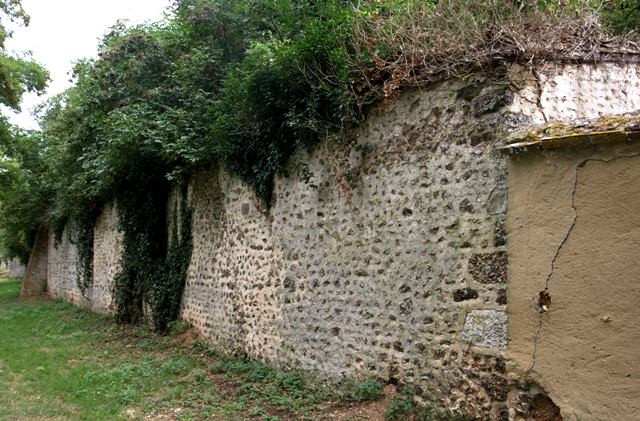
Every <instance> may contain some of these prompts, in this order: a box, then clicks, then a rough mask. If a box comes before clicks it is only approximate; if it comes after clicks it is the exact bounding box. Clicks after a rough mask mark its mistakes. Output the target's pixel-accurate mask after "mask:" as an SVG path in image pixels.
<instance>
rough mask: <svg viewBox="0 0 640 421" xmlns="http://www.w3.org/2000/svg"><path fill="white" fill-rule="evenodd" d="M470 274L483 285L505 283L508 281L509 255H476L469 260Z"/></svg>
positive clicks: (499, 253) (497, 253) (496, 253)
mask: <svg viewBox="0 0 640 421" xmlns="http://www.w3.org/2000/svg"><path fill="white" fill-rule="evenodd" d="M469 273H470V274H471V276H473V279H474V280H475V281H476V282H480V283H481V284H496V283H504V282H506V280H507V253H506V252H504V251H498V252H493V253H481V254H475V255H473V256H472V257H471V259H469Z"/></svg>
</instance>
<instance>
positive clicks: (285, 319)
mask: <svg viewBox="0 0 640 421" xmlns="http://www.w3.org/2000/svg"><path fill="white" fill-rule="evenodd" d="M512 98H513V95H512V93H511V91H509V90H507V89H505V87H503V86H492V85H489V86H487V85H484V86H483V85H481V84H478V85H476V84H474V83H473V81H467V82H462V81H457V82H449V83H444V84H441V85H439V86H438V87H436V88H434V89H431V90H430V91H428V92H413V93H411V94H408V95H406V96H404V97H403V98H401V99H400V100H399V101H398V102H397V103H396V104H394V105H393V106H392V107H390V108H388V109H385V110H384V112H382V113H380V114H378V115H376V116H373V117H372V118H371V119H370V120H369V121H368V122H367V123H366V124H365V126H364V127H363V128H362V130H361V132H360V133H359V135H358V137H357V138H358V143H357V145H356V146H355V147H353V148H350V149H349V150H347V149H344V148H340V147H336V146H335V143H326V144H322V145H320V146H319V147H316V148H314V149H313V150H311V151H305V152H301V153H300V154H298V155H297V156H296V157H295V158H294V159H293V160H292V162H291V165H290V168H291V174H290V176H289V177H287V178H278V179H277V180H276V183H275V200H274V204H273V207H272V208H271V209H270V211H269V212H267V211H266V210H265V209H263V208H262V207H261V205H260V201H259V200H258V199H257V198H256V197H255V195H254V193H253V192H252V191H251V189H250V188H249V187H248V186H246V185H244V184H243V183H242V182H240V181H239V180H237V179H236V178H234V177H231V176H229V175H228V174H227V173H226V172H225V171H222V170H213V171H211V172H210V173H203V174H200V175H198V176H197V177H196V178H195V180H194V182H193V185H192V191H191V195H192V204H193V206H194V209H195V214H194V227H193V232H194V252H193V256H192V263H191V267H190V270H189V277H188V282H187V287H186V291H185V296H184V304H183V313H182V315H183V317H184V318H185V319H186V320H188V321H190V322H191V323H192V324H193V325H194V326H195V327H196V328H197V329H198V330H199V331H200V333H201V334H202V335H203V336H205V337H207V338H209V339H210V340H213V341H214V342H215V343H217V344H219V345H221V346H224V347H226V348H227V349H228V350H230V351H236V352H246V353H247V354H249V355H251V356H253V357H258V358H261V359H264V360H268V361H272V362H275V363H277V364H279V365H281V366H285V367H296V368H303V369H306V370H311V371H316V372H320V373H321V374H322V375H325V376H327V375H329V376H331V377H333V378H336V379H340V378H345V377H354V376H362V377H369V376H376V377H380V378H383V379H384V380H390V381H397V382H411V383H414V384H416V385H417V386H419V387H421V388H422V389H423V392H424V394H433V395H435V396H437V397H439V398H442V399H443V400H444V402H443V404H446V405H448V406H451V407H463V406H469V408H466V409H467V410H468V412H470V413H475V414H484V416H486V417H490V416H491V417H492V418H494V419H498V418H499V417H500V413H501V412H502V413H503V414H504V411H505V410H506V409H505V408H504V406H503V405H502V404H501V403H500V402H503V401H505V400H506V380H505V376H504V370H505V364H504V359H503V356H502V352H503V350H504V348H505V347H506V314H505V311H504V310H505V281H506V277H505V276H506V272H505V270H506V254H505V239H504V228H503V223H504V218H505V212H506V180H505V174H506V171H505V165H506V162H505V160H504V158H503V157H502V156H500V155H498V154H496V153H495V152H494V151H493V148H492V145H493V142H492V141H493V140H495V139H496V138H497V137H498V136H500V134H501V133H503V132H504V131H505V130H504V127H508V126H511V125H518V124H520V122H519V116H517V115H514V114H512V113H510V112H508V111H507V110H506V106H508V105H509V103H510V102H511V101H512ZM465 322H466V323H465ZM473 344H475V345H477V346H475V347H470V345H473ZM471 396H472V397H473V398H471V399H470V397H471ZM472 406H475V408H474V407H472ZM483 407H484V408H483Z"/></svg>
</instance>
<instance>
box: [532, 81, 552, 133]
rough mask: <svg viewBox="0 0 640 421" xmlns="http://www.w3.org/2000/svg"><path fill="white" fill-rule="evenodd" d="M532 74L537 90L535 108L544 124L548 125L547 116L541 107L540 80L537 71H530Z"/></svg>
mask: <svg viewBox="0 0 640 421" xmlns="http://www.w3.org/2000/svg"><path fill="white" fill-rule="evenodd" d="M532 73H533V78H534V80H535V81H536V87H537V88H538V95H537V97H538V98H537V106H538V109H539V110H540V114H542V118H543V119H544V122H545V123H548V122H549V118H548V117H547V114H546V113H545V112H544V107H543V106H542V80H540V74H539V73H538V71H536V69H532Z"/></svg>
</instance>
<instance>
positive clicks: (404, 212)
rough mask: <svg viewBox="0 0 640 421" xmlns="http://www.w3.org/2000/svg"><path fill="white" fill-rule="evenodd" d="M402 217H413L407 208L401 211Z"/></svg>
mask: <svg viewBox="0 0 640 421" xmlns="http://www.w3.org/2000/svg"><path fill="white" fill-rule="evenodd" d="M402 215H403V216H411V215H413V211H412V210H411V209H409V208H404V209H402Z"/></svg>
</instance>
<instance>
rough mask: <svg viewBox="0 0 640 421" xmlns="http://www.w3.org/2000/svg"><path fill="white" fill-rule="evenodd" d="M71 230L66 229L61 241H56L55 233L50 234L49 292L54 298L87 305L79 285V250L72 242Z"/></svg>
mask: <svg viewBox="0 0 640 421" xmlns="http://www.w3.org/2000/svg"><path fill="white" fill-rule="evenodd" d="M69 230H70V228H69V227H66V228H65V229H64V231H63V233H62V237H61V238H60V241H56V238H55V235H54V234H53V233H50V234H49V248H48V264H47V290H48V293H49V295H50V296H51V297H52V298H59V299H62V300H65V301H69V302H72V303H74V304H78V305H86V299H84V298H83V297H82V293H81V292H80V289H79V288H78V285H77V279H78V248H77V246H76V245H75V244H74V243H73V242H72V241H71V235H70V232H69Z"/></svg>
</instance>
